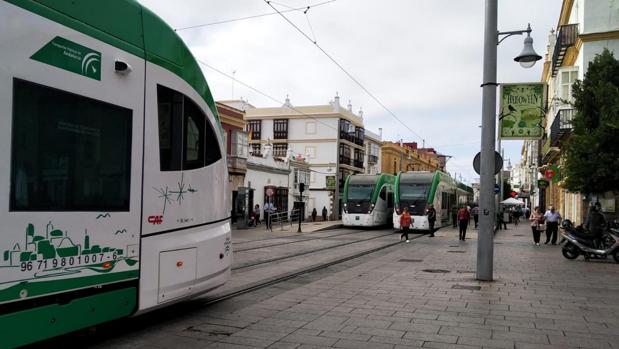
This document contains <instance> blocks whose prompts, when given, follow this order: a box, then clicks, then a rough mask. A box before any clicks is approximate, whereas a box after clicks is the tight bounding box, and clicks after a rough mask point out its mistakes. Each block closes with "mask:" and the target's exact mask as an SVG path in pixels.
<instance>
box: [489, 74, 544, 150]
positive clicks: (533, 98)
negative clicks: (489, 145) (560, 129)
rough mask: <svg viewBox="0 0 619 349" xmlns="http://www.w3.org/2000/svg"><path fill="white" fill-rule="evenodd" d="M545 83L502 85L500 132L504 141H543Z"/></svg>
mask: <svg viewBox="0 0 619 349" xmlns="http://www.w3.org/2000/svg"><path fill="white" fill-rule="evenodd" d="M545 91H546V85H545V84H543V83H536V82H531V83H517V84H501V107H500V113H499V130H500V136H501V138H502V139H541V138H542V136H543V135H544V126H543V124H542V122H543V120H544V115H545V111H544V99H545Z"/></svg>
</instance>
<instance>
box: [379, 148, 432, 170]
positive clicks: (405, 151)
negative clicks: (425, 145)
mask: <svg viewBox="0 0 619 349" xmlns="http://www.w3.org/2000/svg"><path fill="white" fill-rule="evenodd" d="M381 157H382V161H381V170H382V172H383V173H393V174H397V173H398V172H400V171H403V172H407V171H431V172H433V171H437V170H440V165H439V161H438V158H437V157H436V156H434V155H433V154H428V153H426V152H424V151H420V150H419V149H415V148H413V147H410V146H408V145H406V144H402V145H400V143H394V142H383V146H382V148H381Z"/></svg>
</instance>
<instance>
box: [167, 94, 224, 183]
mask: <svg viewBox="0 0 619 349" xmlns="http://www.w3.org/2000/svg"><path fill="white" fill-rule="evenodd" d="M157 102H158V106H159V159H160V163H159V166H160V170H161V171H181V170H192V169H197V168H201V167H204V166H208V165H210V164H212V163H214V162H216V161H217V160H219V159H221V151H220V148H219V143H218V141H217V136H216V134H215V131H214V130H213V127H212V126H211V123H210V122H209V121H208V119H207V118H206V116H205V114H204V113H203V112H202V110H201V109H200V107H198V105H197V104H196V103H194V102H193V101H192V100H191V99H190V98H189V97H187V96H185V95H183V94H182V93H180V92H177V91H174V90H172V89H169V88H167V87H164V86H161V85H157Z"/></svg>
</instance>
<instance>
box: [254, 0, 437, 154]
mask: <svg viewBox="0 0 619 349" xmlns="http://www.w3.org/2000/svg"><path fill="white" fill-rule="evenodd" d="M263 1H264V2H265V3H266V4H267V5H269V6H270V7H271V8H272V9H273V10H275V11H277V13H278V14H279V15H280V16H281V17H282V18H283V19H284V20H286V22H288V23H289V24H290V25H291V26H293V27H294V28H295V29H296V30H297V31H298V32H299V33H300V34H301V35H303V36H304V37H305V38H306V39H307V40H309V41H311V42H312V43H313V44H314V45H315V46H316V47H317V48H318V49H319V50H320V51H321V52H322V53H323V54H324V55H325V56H326V57H327V58H329V60H331V62H333V63H334V64H335V65H336V66H337V67H338V68H339V69H340V70H341V71H343V72H344V74H346V75H347V76H348V77H349V78H350V79H351V80H352V81H353V82H355V83H356V84H357V86H359V87H360V88H361V89H362V90H363V91H364V92H365V93H367V94H368V95H369V96H370V97H371V98H372V99H373V100H374V101H375V102H376V103H378V105H380V106H381V107H382V108H383V109H384V110H385V111H387V113H389V114H390V115H391V116H392V117H393V118H394V119H396V120H397V121H398V122H399V123H400V124H402V126H404V127H405V128H406V129H407V130H409V131H410V132H411V133H412V134H414V135H415V136H417V137H418V138H419V139H421V140H422V141H423V142H425V139H424V138H423V137H422V136H421V135H419V134H418V133H417V132H415V131H413V130H412V129H411V128H410V127H408V125H406V124H405V123H404V122H403V121H402V120H401V119H400V118H399V117H398V116H397V115H396V114H395V113H394V112H393V111H391V109H389V108H388V107H387V106H386V105H385V104H384V103H383V102H381V101H380V100H379V99H378V98H377V97H376V96H375V95H374V94H373V93H372V92H370V91H369V90H368V89H367V88H366V87H365V86H364V85H363V84H362V83H361V82H360V81H359V80H357V79H356V78H355V77H354V76H353V75H352V74H351V73H350V72H348V70H346V69H345V68H344V66H342V65H341V64H340V63H339V62H338V61H337V60H335V58H333V56H331V55H330V54H329V53H327V51H325V49H323V48H322V47H321V46H320V45H319V44H318V43H317V42H316V41H315V40H313V39H312V38H310V37H309V36H308V35H307V34H306V33H305V32H304V31H303V30H301V29H300V28H299V27H298V26H297V25H296V24H294V23H293V22H292V21H291V20H290V19H288V17H286V16H284V14H283V13H282V11H280V10H278V9H277V8H276V7H275V6H273V5H272V4H271V3H272V2H273V1H271V0H263Z"/></svg>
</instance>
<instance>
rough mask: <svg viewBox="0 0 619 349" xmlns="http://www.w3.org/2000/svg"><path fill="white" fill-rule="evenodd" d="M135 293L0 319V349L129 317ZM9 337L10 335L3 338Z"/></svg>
mask: <svg viewBox="0 0 619 349" xmlns="http://www.w3.org/2000/svg"><path fill="white" fill-rule="evenodd" d="M136 302H137V289H136V288H135V287H131V288H125V289H120V290H115V291H110V292H105V293H101V294H97V295H94V296H89V297H83V298H77V299H73V300H71V301H70V302H69V303H67V304H50V305H45V306H41V307H37V308H33V309H28V310H24V311H20V312H16V313H12V314H7V315H2V316H0V328H1V329H2V333H4V335H2V338H0V349H4V348H15V347H18V346H22V345H26V344H31V343H35V342H38V341H40V340H43V339H47V338H50V337H55V336H58V335H60V334H63V333H68V332H72V331H76V330H79V329H83V328H86V327H89V326H94V325H96V324H99V323H102V322H107V321H111V320H116V319H119V318H122V317H126V316H129V315H131V313H132V312H133V310H134V309H135V307H136V305H137V303H136ZM7 333H10V334H11V335H6V334H7Z"/></svg>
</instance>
